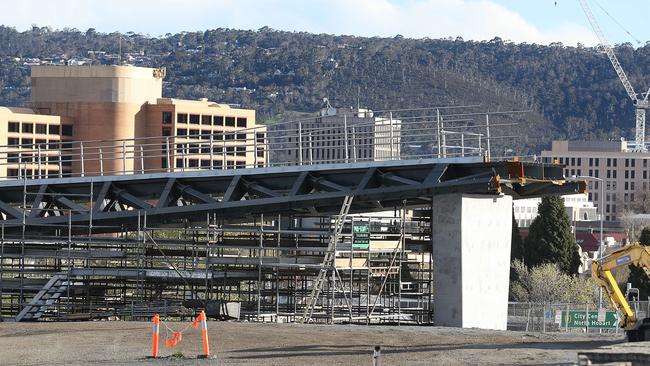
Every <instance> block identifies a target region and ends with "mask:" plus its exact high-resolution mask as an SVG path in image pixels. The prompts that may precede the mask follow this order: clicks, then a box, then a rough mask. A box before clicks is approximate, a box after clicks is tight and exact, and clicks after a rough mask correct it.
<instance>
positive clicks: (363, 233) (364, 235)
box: [352, 223, 370, 249]
mask: <svg viewBox="0 0 650 366" xmlns="http://www.w3.org/2000/svg"><path fill="white" fill-rule="evenodd" d="M369 245H370V228H369V227H368V224H367V223H359V224H355V225H354V226H352V248H360V249H368V246H369Z"/></svg>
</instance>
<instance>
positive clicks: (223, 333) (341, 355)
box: [0, 321, 623, 366]
mask: <svg viewBox="0 0 650 366" xmlns="http://www.w3.org/2000/svg"><path fill="white" fill-rule="evenodd" d="M188 324H189V323H168V326H169V327H171V328H174V329H177V330H178V329H182V328H185V327H186V326H187V325H188ZM208 329H209V338H210V346H211V351H212V353H213V354H214V355H215V356H216V357H215V358H214V359H210V360H197V359H196V355H198V354H200V353H201V350H202V345H201V336H200V331H199V330H197V329H194V328H189V329H188V330H187V331H186V332H184V333H183V340H182V342H181V343H180V344H179V345H177V346H176V348H175V349H174V350H173V351H172V350H170V349H168V348H165V346H164V338H165V334H166V328H165V327H164V326H162V325H161V338H162V345H161V348H160V355H161V356H162V358H160V359H156V360H151V359H146V356H147V355H149V354H150V352H151V323H145V322H103V321H102V322H78V323H0V365H131V364H137V365H313V366H315V365H372V350H373V347H374V346H375V345H381V347H382V365H384V366H388V365H462V364H471V365H476V364H485V365H496V364H506V365H513V364H526V365H540V364H550V365H564V364H568V365H571V364H575V363H576V362H577V352H578V351H579V350H589V349H593V348H596V347H600V346H605V345H611V344H614V343H620V342H623V338H622V336H618V337H616V336H604V335H590V336H585V335H582V334H548V333H547V334H539V333H523V332H512V331H485V330H474V329H453V328H440V327H414V326H402V327H396V326H370V327H368V326H347V325H335V326H327V325H297V324H255V323H230V322H209V324H208ZM173 352H177V353H181V354H182V356H183V357H182V358H171V357H169V356H170V355H171V354H172V353H173Z"/></svg>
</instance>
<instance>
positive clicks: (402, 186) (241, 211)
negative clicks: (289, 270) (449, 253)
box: [0, 159, 584, 233]
mask: <svg viewBox="0 0 650 366" xmlns="http://www.w3.org/2000/svg"><path fill="white" fill-rule="evenodd" d="M562 168H563V167H562V166H560V165H550V164H538V163H521V162H491V163H467V162H462V161H459V159H427V160H417V161H386V162H367V163H355V164H330V165H310V166H306V165H303V166H290V167H273V168H257V169H232V170H207V171H206V170H199V171H191V172H173V173H159V174H143V175H127V176H102V177H77V178H59V179H38V180H27V181H7V182H0V212H2V213H3V215H2V216H3V219H2V220H0V224H2V225H3V229H4V230H5V231H7V232H10V231H11V230H16V229H17V228H19V227H21V225H23V221H24V225H25V226H26V228H27V230H29V232H30V233H33V232H45V233H46V232H53V231H55V230H56V229H63V228H64V226H66V227H67V225H68V224H71V226H72V230H73V231H80V232H85V231H87V228H84V227H85V226H87V225H89V223H90V222H91V220H92V226H93V232H118V231H123V230H129V229H135V228H137V225H138V224H139V223H140V225H144V221H141V220H144V217H145V216H146V225H147V226H148V227H153V226H154V225H161V224H168V223H169V224H171V223H178V222H185V223H187V222H188V221H189V222H191V221H203V220H205V218H206V215H207V214H208V213H215V214H217V215H218V216H219V217H221V218H223V219H225V220H227V221H238V220H245V219H246V218H247V217H250V216H251V215H258V214H279V213H282V214H294V215H302V214H314V213H318V214H334V213H336V212H338V209H339V208H340V206H341V203H342V201H343V199H344V197H345V196H346V195H349V194H351V193H353V194H354V196H355V200H354V204H353V205H352V207H351V210H350V211H351V212H372V211H378V210H385V209H387V208H391V207H398V206H402V205H403V204H404V203H405V204H406V205H407V206H421V205H424V204H429V203H430V202H431V197H432V196H433V195H435V194H443V193H473V194H501V193H505V194H510V195H512V196H513V197H514V198H515V199H517V198H528V197H539V196H543V195H548V194H554V195H555V194H568V193H576V192H582V191H584V182H566V181H565V180H564V177H563V176H562V172H563V169H562ZM25 193H26V194H25ZM23 200H25V202H26V207H27V209H23ZM77 228H78V230H77Z"/></svg>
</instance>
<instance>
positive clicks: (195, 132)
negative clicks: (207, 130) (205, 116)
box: [190, 130, 199, 138]
mask: <svg viewBox="0 0 650 366" xmlns="http://www.w3.org/2000/svg"><path fill="white" fill-rule="evenodd" d="M190 135H192V136H193V137H195V138H198V135H199V130H190Z"/></svg>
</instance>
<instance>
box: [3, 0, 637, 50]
mask: <svg viewBox="0 0 650 366" xmlns="http://www.w3.org/2000/svg"><path fill="white" fill-rule="evenodd" d="M4 2H5V4H4V6H3V11H2V12H0V24H4V25H6V26H13V27H16V28H17V29H18V30H25V29H28V28H29V27H31V25H32V24H37V25H39V26H46V25H50V26H52V27H54V28H59V29H60V28H64V27H69V28H78V29H80V30H86V29H88V28H91V27H93V28H95V29H97V30H98V31H101V32H112V31H120V32H127V31H134V32H136V33H144V34H150V35H152V36H159V35H164V34H166V33H176V32H180V31H195V30H205V29H214V28H220V27H221V28H237V29H259V28H261V27H263V26H269V27H271V28H274V29H280V30H289V31H308V32H316V33H331V34H351V35H360V36H386V37H392V36H394V35H397V34H401V35H403V36H406V37H415V38H421V37H430V38H444V37H456V36H461V37H463V38H465V39H474V40H485V39H492V38H494V37H495V36H499V37H501V38H503V39H506V40H511V41H514V42H529V43H544V44H547V43H550V42H554V41H560V42H563V43H565V44H569V45H575V44H576V43H577V42H582V43H585V44H587V45H593V44H595V43H596V38H595V36H594V35H593V33H592V31H591V28H590V27H589V24H588V23H587V20H586V18H585V16H584V14H583V13H582V10H581V8H580V5H579V3H578V0H557V1H556V0H155V1H154V0H128V1H127V0H109V1H106V0H99V1H96V0H56V1H52V0H8V1H7V0H5V1H4ZM590 2H591V5H592V8H593V11H594V13H595V14H596V16H597V17H598V19H599V20H600V22H601V26H602V28H603V30H604V31H605V33H606V34H607V36H608V37H609V38H610V41H611V42H612V43H621V42H632V43H633V44H634V45H638V43H637V42H636V41H635V40H634V38H637V39H638V40H640V42H641V44H645V42H646V41H647V40H650V30H648V27H646V26H645V24H646V17H647V15H644V14H647V13H648V12H647V9H648V8H650V0H590ZM601 7H602V9H605V11H607V12H608V13H609V14H610V15H611V17H613V18H614V20H612V19H611V18H610V16H608V15H607V14H606V13H605V12H604V11H603V10H602V9H601ZM623 28H625V29H627V30H628V31H629V32H630V33H631V34H632V36H633V37H634V38H633V37H631V36H629V35H628V34H626V32H625V31H624V29H623Z"/></svg>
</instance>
